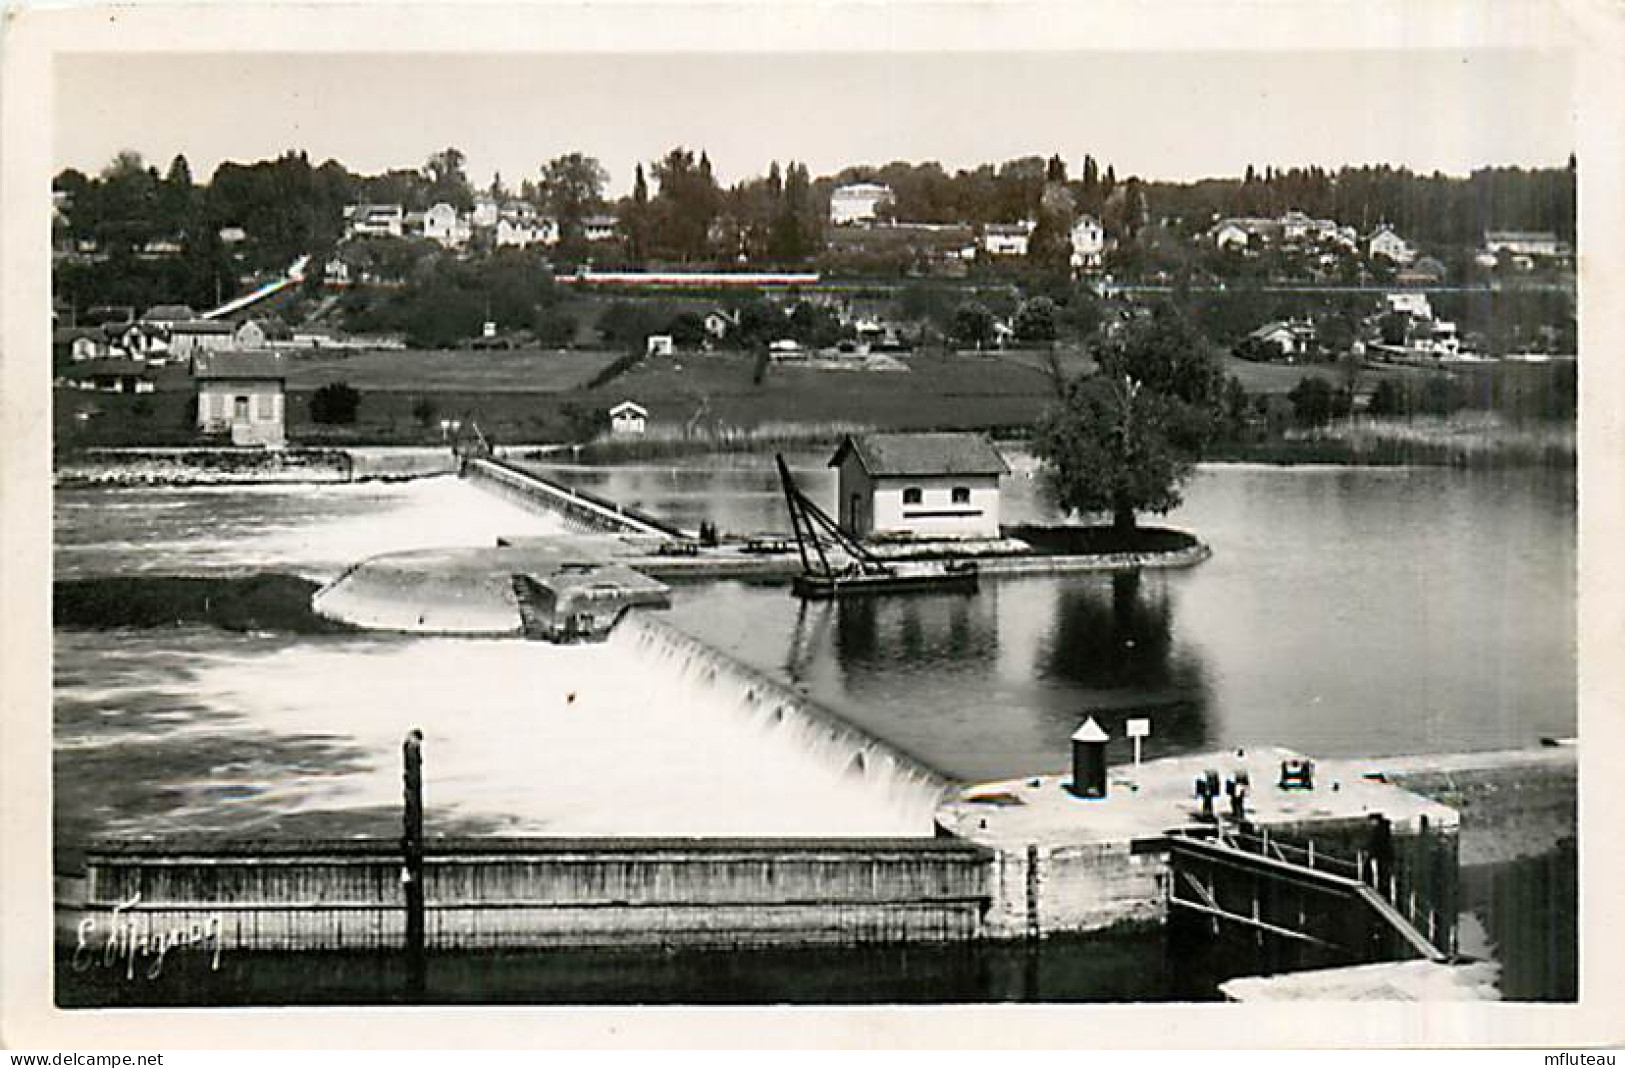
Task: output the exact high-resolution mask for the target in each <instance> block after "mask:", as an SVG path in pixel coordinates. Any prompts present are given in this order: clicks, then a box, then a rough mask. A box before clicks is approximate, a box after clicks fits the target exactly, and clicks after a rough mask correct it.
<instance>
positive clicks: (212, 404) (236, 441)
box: [192, 352, 287, 449]
mask: <svg viewBox="0 0 1625 1068" xmlns="http://www.w3.org/2000/svg"><path fill="white" fill-rule="evenodd" d="M192 379H193V383H194V385H195V386H196V387H197V426H198V429H199V430H201V431H203V432H204V433H205V434H223V433H229V434H230V435H231V443H232V444H233V445H263V446H266V447H268V448H273V449H280V448H281V447H282V446H283V445H285V444H287V420H286V407H285V406H286V397H285V393H286V386H287V371H286V370H285V368H284V367H283V364H282V358H281V357H280V356H278V355H276V354H274V353H270V352H208V353H200V354H199V355H197V356H196V357H194V359H193V361H192Z"/></svg>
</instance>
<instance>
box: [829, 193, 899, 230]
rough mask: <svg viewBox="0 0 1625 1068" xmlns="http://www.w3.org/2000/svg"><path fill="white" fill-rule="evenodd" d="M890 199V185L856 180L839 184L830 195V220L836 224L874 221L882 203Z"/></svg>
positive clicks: (844, 224) (843, 224)
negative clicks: (849, 183)
mask: <svg viewBox="0 0 1625 1068" xmlns="http://www.w3.org/2000/svg"><path fill="white" fill-rule="evenodd" d="M890 199H892V191H891V186H889V185H880V184H878V183H875V182H856V183H854V184H852V185H843V186H837V187H836V188H835V189H834V190H833V191H832V192H831V193H830V195H829V221H830V223H831V224H832V225H835V226H850V225H852V224H854V223H866V222H873V221H874V220H875V215H876V212H877V211H878V210H879V209H880V205H882V204H884V203H885V202H886V201H888V200H890Z"/></svg>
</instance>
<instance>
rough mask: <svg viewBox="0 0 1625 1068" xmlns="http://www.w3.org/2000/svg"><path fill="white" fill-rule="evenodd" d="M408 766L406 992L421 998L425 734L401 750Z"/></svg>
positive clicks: (414, 733)
mask: <svg viewBox="0 0 1625 1068" xmlns="http://www.w3.org/2000/svg"><path fill="white" fill-rule="evenodd" d="M401 757H402V761H403V763H404V765H405V767H404V781H405V790H406V808H405V816H404V819H403V821H402V827H401V853H402V856H403V858H404V860H405V865H404V866H403V867H402V869H401V883H402V888H403V889H404V890H405V891H406V968H407V989H408V990H409V991H410V992H411V993H413V994H422V993H423V988H424V980H425V977H426V976H425V973H426V971H427V960H426V954H425V948H424V922H423V920H424V918H423V732H422V731H420V730H417V729H416V728H414V729H413V730H411V731H410V732H408V733H407V735H406V742H405V744H404V745H402V746H401Z"/></svg>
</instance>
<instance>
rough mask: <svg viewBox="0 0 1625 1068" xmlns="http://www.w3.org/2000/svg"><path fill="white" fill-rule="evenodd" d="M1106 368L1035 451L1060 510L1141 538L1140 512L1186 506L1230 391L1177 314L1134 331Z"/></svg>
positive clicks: (1073, 396) (1071, 392)
mask: <svg viewBox="0 0 1625 1068" xmlns="http://www.w3.org/2000/svg"><path fill="white" fill-rule="evenodd" d="M1098 362H1099V365H1100V369H1099V371H1098V372H1097V373H1096V374H1094V375H1092V376H1089V377H1086V378H1078V379H1074V380H1073V381H1072V382H1070V383H1068V384H1067V387H1066V390H1065V394H1064V396H1063V398H1062V400H1061V402H1060V403H1059V404H1057V405H1056V406H1055V407H1054V408H1052V409H1051V410H1050V411H1049V412H1048V413H1047V414H1046V415H1045V416H1044V418H1043V420H1042V421H1041V422H1040V423H1039V425H1038V428H1037V432H1036V434H1035V436H1034V439H1033V451H1034V452H1035V453H1036V454H1037V455H1038V457H1039V458H1040V459H1041V460H1042V461H1043V462H1044V465H1045V470H1044V478H1045V486H1046V489H1047V490H1048V492H1049V495H1050V497H1051V499H1052V500H1053V501H1054V502H1055V504H1056V505H1057V506H1059V507H1060V508H1062V509H1063V510H1065V511H1067V512H1110V513H1111V516H1112V526H1113V528H1114V529H1116V530H1117V531H1119V532H1124V533H1126V532H1132V531H1133V530H1134V529H1135V527H1136V525H1137V519H1136V516H1137V514H1138V513H1139V512H1155V513H1158V514H1159V515H1160V514H1165V513H1167V512H1169V511H1171V510H1172V509H1174V508H1177V507H1178V506H1179V504H1180V502H1181V501H1182V499H1183V498H1182V496H1181V494H1180V490H1181V487H1182V486H1183V485H1184V484H1185V482H1186V481H1187V480H1188V479H1189V478H1190V476H1191V472H1192V471H1193V470H1194V469H1195V463H1196V461H1197V459H1198V458H1199V457H1200V456H1201V452H1202V449H1203V448H1204V447H1205V446H1206V444H1207V442H1208V440H1209V439H1210V438H1211V436H1212V434H1213V432H1214V430H1215V428H1216V426H1217V422H1218V420H1217V418H1216V417H1217V415H1218V414H1219V409H1220V405H1221V403H1222V398H1223V391H1224V381H1223V377H1222V375H1221V374H1220V372H1219V369H1218V367H1217V365H1216V364H1215V362H1214V361H1213V359H1212V357H1211V355H1210V354H1209V352H1208V348H1207V344H1206V342H1205V341H1204V340H1203V339H1202V337H1201V336H1200V335H1199V334H1198V333H1197V332H1196V331H1195V330H1193V329H1192V328H1191V326H1190V324H1189V323H1187V322H1186V321H1185V320H1184V319H1183V318H1182V317H1181V316H1179V315H1178V314H1177V313H1176V312H1174V311H1173V310H1172V309H1169V308H1164V309H1162V310H1160V311H1159V312H1158V313H1157V314H1156V315H1154V316H1153V317H1152V318H1151V319H1149V320H1145V321H1140V322H1137V323H1135V324H1133V325H1132V326H1131V327H1130V328H1129V329H1128V330H1127V331H1126V333H1125V336H1124V337H1123V339H1122V340H1121V341H1119V342H1117V343H1115V344H1112V345H1110V346H1108V347H1107V348H1106V349H1105V350H1104V351H1103V352H1102V353H1101V355H1100V358H1099V361H1098Z"/></svg>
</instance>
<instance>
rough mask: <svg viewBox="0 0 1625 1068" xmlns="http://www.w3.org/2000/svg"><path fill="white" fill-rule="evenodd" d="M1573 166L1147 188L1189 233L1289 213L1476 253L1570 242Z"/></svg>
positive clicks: (1386, 171)
mask: <svg viewBox="0 0 1625 1068" xmlns="http://www.w3.org/2000/svg"><path fill="white" fill-rule="evenodd" d="M1576 169H1577V168H1576V161H1575V158H1574V157H1573V156H1572V155H1571V156H1570V157H1569V160H1568V165H1567V166H1565V167H1548V168H1534V169H1526V168H1522V167H1484V168H1480V169H1478V170H1475V171H1473V172H1472V173H1471V174H1470V175H1468V176H1467V177H1465V178H1460V177H1454V176H1451V175H1446V174H1442V173H1440V172H1438V171H1435V172H1433V173H1432V174H1418V173H1416V172H1414V171H1411V170H1409V169H1408V168H1405V167H1393V166H1390V165H1387V164H1382V165H1378V166H1362V167H1341V168H1338V169H1337V170H1329V169H1326V168H1323V167H1291V168H1286V169H1280V168H1276V167H1268V166H1267V167H1264V168H1262V169H1259V168H1256V167H1253V166H1249V167H1248V168H1247V172H1246V174H1244V175H1243V176H1242V177H1241V178H1240V179H1236V178H1213V179H1206V180H1203V181H1198V182H1188V183H1186V182H1147V183H1145V185H1144V192H1145V195H1146V197H1147V199H1148V200H1149V201H1150V202H1151V204H1152V205H1153V206H1154V209H1155V211H1156V214H1157V215H1158V217H1163V218H1174V219H1180V220H1182V222H1183V224H1184V226H1185V228H1186V230H1187V232H1191V231H1194V230H1199V229H1203V228H1205V227H1206V226H1207V225H1208V224H1209V222H1210V221H1211V220H1212V218H1213V217H1214V216H1216V215H1217V216H1233V215H1239V216H1264V217H1268V218H1276V217H1279V216H1280V215H1281V214H1282V213H1284V212H1286V211H1290V210H1298V211H1302V212H1306V213H1308V214H1309V215H1311V216H1313V217H1316V218H1329V219H1336V220H1337V221H1338V222H1339V223H1342V224H1343V225H1346V226H1355V227H1358V228H1359V229H1360V230H1361V231H1362V232H1366V231H1369V230H1370V229H1372V228H1373V227H1375V226H1376V225H1377V224H1378V223H1380V222H1384V221H1386V222H1389V223H1391V224H1393V225H1394V226H1396V227H1397V228H1398V229H1399V231H1400V233H1402V234H1404V235H1405V236H1406V238H1408V239H1410V240H1412V241H1416V242H1420V243H1422V244H1423V245H1436V246H1440V245H1475V246H1476V245H1478V244H1480V243H1481V242H1482V241H1483V239H1484V231H1486V230H1550V231H1552V232H1554V233H1556V234H1557V235H1558V236H1559V237H1560V238H1562V239H1564V240H1566V241H1570V242H1572V241H1573V240H1574V233H1575V179H1576Z"/></svg>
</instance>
